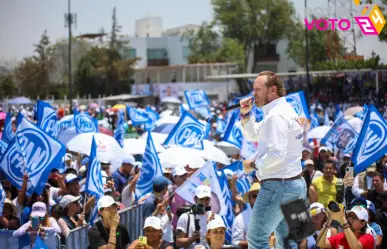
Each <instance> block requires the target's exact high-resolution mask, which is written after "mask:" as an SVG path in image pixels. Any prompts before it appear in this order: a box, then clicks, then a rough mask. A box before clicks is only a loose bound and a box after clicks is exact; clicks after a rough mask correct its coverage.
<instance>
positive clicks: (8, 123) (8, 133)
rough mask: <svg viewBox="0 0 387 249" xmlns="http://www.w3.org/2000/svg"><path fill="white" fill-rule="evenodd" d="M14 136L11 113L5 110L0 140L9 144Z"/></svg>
mask: <svg viewBox="0 0 387 249" xmlns="http://www.w3.org/2000/svg"><path fill="white" fill-rule="evenodd" d="M14 137H15V133H14V132H13V130H12V115H11V113H10V112H7V116H6V118H5V121H4V130H3V135H2V137H1V140H3V141H4V142H5V143H7V144H9V143H10V142H11V140H12V139H13V138H14Z"/></svg>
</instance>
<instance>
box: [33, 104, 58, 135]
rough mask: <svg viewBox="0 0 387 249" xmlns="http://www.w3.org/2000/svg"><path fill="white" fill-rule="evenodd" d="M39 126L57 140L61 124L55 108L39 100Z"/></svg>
mask: <svg viewBox="0 0 387 249" xmlns="http://www.w3.org/2000/svg"><path fill="white" fill-rule="evenodd" d="M36 106H37V111H36V112H37V117H36V118H37V121H38V122H37V125H38V126H39V127H40V128H41V129H42V130H43V131H45V132H46V133H47V134H48V135H50V136H51V137H53V138H56V137H57V136H58V133H59V123H58V118H57V116H56V112H55V110H54V108H52V106H51V105H50V104H49V103H46V102H44V101H42V100H38V103H37V105H36Z"/></svg>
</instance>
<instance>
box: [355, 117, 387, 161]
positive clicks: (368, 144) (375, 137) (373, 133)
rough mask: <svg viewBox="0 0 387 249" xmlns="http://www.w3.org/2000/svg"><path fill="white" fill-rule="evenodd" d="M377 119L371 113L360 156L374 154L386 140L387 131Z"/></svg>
mask: <svg viewBox="0 0 387 249" xmlns="http://www.w3.org/2000/svg"><path fill="white" fill-rule="evenodd" d="M378 119H379V117H378V116H377V115H376V113H375V112H372V113H371V122H370V123H369V126H368V129H367V132H366V135H365V138H364V140H365V142H363V144H362V146H361V149H360V153H359V154H360V155H362V156H363V157H367V156H370V155H372V154H373V153H375V151H377V150H379V149H380V147H381V146H382V143H383V142H384V141H385V140H386V139H387V138H386V134H387V130H386V127H385V125H384V124H383V123H382V122H381V121H380V120H378Z"/></svg>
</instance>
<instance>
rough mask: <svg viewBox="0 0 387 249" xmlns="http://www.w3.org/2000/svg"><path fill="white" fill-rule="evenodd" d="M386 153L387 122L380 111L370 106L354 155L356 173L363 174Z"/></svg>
mask: <svg viewBox="0 0 387 249" xmlns="http://www.w3.org/2000/svg"><path fill="white" fill-rule="evenodd" d="M386 153H387V122H386V120H385V119H384V118H383V116H382V115H381V114H380V113H379V111H378V110H377V109H376V108H375V107H374V106H373V105H370V106H369V108H368V113H367V115H366V118H365V120H364V123H363V127H362V129H361V132H360V136H359V138H358V141H357V144H356V148H355V149H354V151H353V155H352V161H353V163H354V165H355V172H356V173H360V172H362V171H363V170H365V169H366V168H367V167H368V166H369V165H371V164H372V163H374V162H376V161H377V160H379V159H380V158H381V157H382V156H383V155H385V154H386Z"/></svg>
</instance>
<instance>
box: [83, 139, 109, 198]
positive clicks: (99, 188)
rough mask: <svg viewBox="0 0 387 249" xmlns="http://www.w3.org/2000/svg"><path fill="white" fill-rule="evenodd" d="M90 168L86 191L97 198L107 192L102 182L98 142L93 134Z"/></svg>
mask: <svg viewBox="0 0 387 249" xmlns="http://www.w3.org/2000/svg"><path fill="white" fill-rule="evenodd" d="M89 160H90V161H89V168H88V170H87V176H86V185H85V192H86V193H88V194H90V195H93V196H95V197H96V199H99V198H101V197H102V196H104V194H105V192H104V189H103V183H102V173H101V172H102V168H101V162H100V161H99V160H98V155H97V144H96V142H95V138H94V136H93V140H92V142H91V150H90V156H89Z"/></svg>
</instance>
